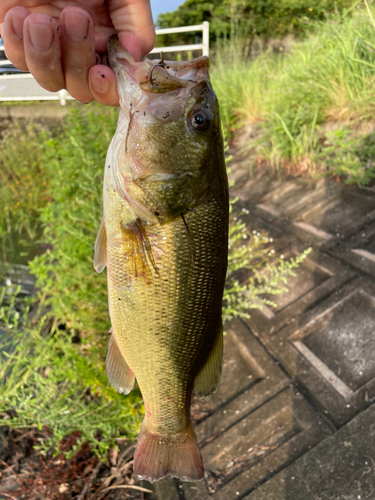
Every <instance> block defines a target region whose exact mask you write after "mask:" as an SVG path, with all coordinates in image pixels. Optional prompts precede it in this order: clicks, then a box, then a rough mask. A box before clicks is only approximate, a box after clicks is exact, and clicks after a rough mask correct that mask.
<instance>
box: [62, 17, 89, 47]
mask: <svg viewBox="0 0 375 500" xmlns="http://www.w3.org/2000/svg"><path fill="white" fill-rule="evenodd" d="M64 26H65V33H66V34H67V36H68V37H69V38H70V39H71V40H73V41H74V42H83V40H85V39H86V38H87V36H88V32H89V27H90V19H89V18H88V17H87V16H86V15H85V14H81V13H80V12H67V13H66V14H65V16H64Z"/></svg>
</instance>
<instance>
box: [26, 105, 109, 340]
mask: <svg viewBox="0 0 375 500" xmlns="http://www.w3.org/2000/svg"><path fill="white" fill-rule="evenodd" d="M99 109H100V108H99V106H92V107H91V109H89V111H87V112H85V113H84V112H82V111H78V110H73V111H72V112H71V113H70V114H69V116H68V118H67V122H66V125H65V127H64V129H63V132H62V133H61V134H60V136H59V137H58V138H54V139H53V140H51V141H50V142H49V144H48V149H47V150H46V155H45V158H44V161H45V163H46V164H47V165H48V170H49V172H50V175H51V183H50V189H49V196H50V201H49V203H48V204H47V205H46V206H45V207H43V208H42V209H41V211H40V214H41V215H40V220H41V222H42V224H43V227H44V232H43V241H44V242H45V243H46V244H47V245H48V246H49V249H48V250H47V251H46V252H45V253H44V254H43V255H41V256H39V257H37V258H36V259H34V260H33V261H32V262H31V263H30V268H31V270H32V272H33V273H34V274H35V276H36V277H37V285H38V286H39V287H40V288H41V293H42V295H43V296H44V297H45V298H46V301H47V303H48V304H49V305H50V306H51V308H52V311H53V314H54V315H55V317H57V318H59V319H60V320H61V321H63V322H64V324H65V325H66V327H67V328H68V329H77V330H79V331H80V332H81V333H83V334H86V333H87V334H90V333H93V332H98V331H101V332H105V331H107V330H108V329H109V316H108V304H107V286H106V272H103V273H102V274H100V275H99V274H97V273H96V272H94V270H93V264H92V260H93V252H94V250H93V249H94V243H95V238H96V234H97V231H98V228H99V224H100V220H101V217H102V182H103V165H104V162H105V156H106V152H107V149H108V145H109V143H110V140H111V138H112V136H113V134H114V131H115V128H116V122H117V113H116V111H115V110H110V111H109V112H103V111H98V110H99Z"/></svg>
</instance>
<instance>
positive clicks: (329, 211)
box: [287, 189, 375, 249]
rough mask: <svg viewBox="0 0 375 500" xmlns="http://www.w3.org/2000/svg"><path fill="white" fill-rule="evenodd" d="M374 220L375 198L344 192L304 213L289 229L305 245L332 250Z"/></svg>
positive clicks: (355, 191)
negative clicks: (309, 244)
mask: <svg viewBox="0 0 375 500" xmlns="http://www.w3.org/2000/svg"><path fill="white" fill-rule="evenodd" d="M374 219H375V196H374V194H372V193H371V194H370V193H369V192H366V193H365V192H361V191H360V190H359V189H350V190H349V189H341V190H340V192H339V193H338V194H335V195H333V196H328V197H327V198H326V199H324V200H323V201H322V202H321V203H318V204H316V205H315V206H313V207H310V208H309V209H308V210H306V211H303V212H301V213H300V214H299V215H298V216H297V217H296V218H295V219H294V220H291V221H290V223H288V224H287V225H288V230H290V231H291V232H292V233H293V234H296V236H298V238H300V239H301V240H302V241H305V242H308V243H311V244H315V245H318V246H321V247H323V248H327V249H328V248H332V247H333V246H335V245H336V244H337V243H338V242H340V241H341V240H342V239H343V238H345V237H347V236H348V235H351V234H353V233H355V232H356V231H357V230H358V229H360V228H361V227H363V226H364V225H365V224H367V223H369V222H371V221H373V220H374Z"/></svg>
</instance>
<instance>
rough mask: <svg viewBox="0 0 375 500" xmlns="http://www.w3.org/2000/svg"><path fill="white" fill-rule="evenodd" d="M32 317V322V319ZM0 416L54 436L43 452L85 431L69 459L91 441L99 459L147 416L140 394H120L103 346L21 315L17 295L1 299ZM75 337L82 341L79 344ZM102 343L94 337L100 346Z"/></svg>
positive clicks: (25, 310)
mask: <svg viewBox="0 0 375 500" xmlns="http://www.w3.org/2000/svg"><path fill="white" fill-rule="evenodd" d="M30 316H31V318H30ZM0 324H1V328H2V332H1V344H0V347H1V349H0V353H1V355H0V380H1V384H0V414H2V425H10V426H12V427H19V428H25V427H34V428H37V429H38V430H44V431H46V434H47V436H48V437H47V438H46V439H45V440H44V441H42V442H41V443H40V449H42V450H43V451H46V450H48V449H50V448H52V449H53V450H54V451H55V452H58V450H59V444H60V442H61V440H62V439H63V438H64V437H65V436H68V435H70V434H71V433H72V432H74V431H75V432H78V433H80V437H79V439H78V441H77V444H76V445H75V446H74V447H73V448H72V449H71V450H70V452H69V456H72V455H74V453H75V452H76V451H77V449H79V448H80V447H81V445H82V444H83V443H85V442H86V443H88V444H89V445H91V446H92V447H93V449H94V451H95V452H96V453H97V454H98V455H99V456H106V454H107V452H108V449H109V448H110V447H111V446H112V445H113V444H114V441H115V438H116V437H119V436H120V435H126V436H127V437H130V438H134V437H135V436H136V435H137V433H138V431H139V425H140V422H141V419H142V417H143V407H142V405H140V393H139V391H138V390H133V391H132V393H131V394H129V395H128V396H127V397H126V398H124V396H122V395H120V394H118V393H117V392H116V391H115V390H114V389H112V388H111V387H110V386H109V384H108V381H107V376H106V372H105V363H104V360H105V354H104V352H105V348H106V346H103V345H100V342H99V343H97V340H96V342H95V345H91V344H90V341H88V340H87V339H83V341H82V342H80V343H77V342H72V341H71V338H70V336H69V335H67V332H66V331H64V330H60V329H59V328H58V323H57V322H56V321H55V322H53V323H52V324H51V321H50V319H49V317H48V315H44V316H42V317H40V314H36V315H35V311H34V314H33V315H30V313H29V308H28V307H26V308H23V311H22V310H21V312H19V305H18V307H17V305H16V302H15V294H11V295H6V294H5V293H4V291H3V293H2V294H0ZM73 340H74V339H73ZM93 341H94V339H91V342H93Z"/></svg>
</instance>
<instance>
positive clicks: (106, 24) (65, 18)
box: [0, 0, 155, 106]
mask: <svg viewBox="0 0 375 500" xmlns="http://www.w3.org/2000/svg"><path fill="white" fill-rule="evenodd" d="M19 4H23V6H20V5H19ZM72 4H75V5H72ZM0 33H1V36H2V38H3V40H4V48H5V52H6V55H7V58H8V59H9V60H10V61H11V62H12V63H13V64H14V66H16V67H17V68H19V69H21V70H22V71H27V70H28V71H30V73H32V75H33V76H34V77H35V79H36V80H37V82H38V83H39V85H41V86H42V87H43V88H45V89H46V90H49V91H50V92H57V91H58V90H61V89H63V88H66V89H67V91H68V92H69V94H70V95H71V96H72V97H74V98H75V99H77V100H78V101H81V102H84V103H87V102H90V101H92V100H93V99H95V100H96V101H98V102H100V103H101V104H104V105H109V106H115V105H118V102H119V99H118V93H117V85H116V78H115V75H114V73H113V71H112V70H111V69H110V68H109V67H108V66H107V65H106V56H105V54H106V51H107V41H108V38H109V36H110V35H112V34H113V33H117V34H118V37H119V40H120V43H121V44H122V46H123V47H124V48H125V49H126V50H128V51H129V52H130V53H131V54H132V56H133V57H134V58H135V59H136V60H141V59H142V58H143V57H144V56H145V55H146V54H147V53H148V52H149V51H150V50H151V49H152V47H153V44H154V40H155V31H154V25H153V21H152V15H151V8H150V2H149V0H107V1H105V0H1V5H0Z"/></svg>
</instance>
